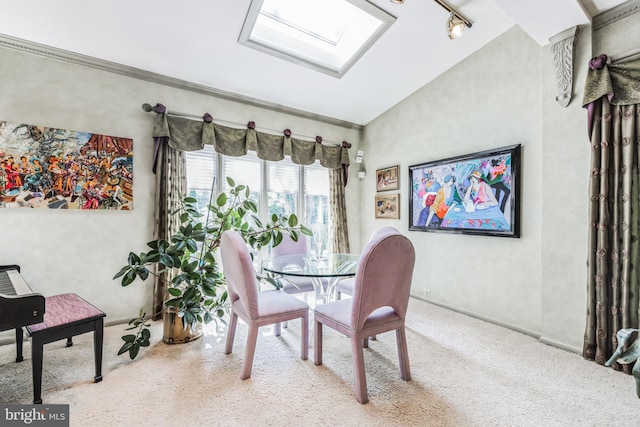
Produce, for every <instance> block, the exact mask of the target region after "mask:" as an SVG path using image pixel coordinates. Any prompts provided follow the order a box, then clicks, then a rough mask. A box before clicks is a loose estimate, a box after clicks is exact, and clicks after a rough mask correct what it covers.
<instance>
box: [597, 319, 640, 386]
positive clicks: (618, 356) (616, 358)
mask: <svg viewBox="0 0 640 427" xmlns="http://www.w3.org/2000/svg"><path fill="white" fill-rule="evenodd" d="M634 332H638V329H632V328H628V329H620V330H619V331H618V332H617V333H616V338H617V339H618V347H617V348H616V351H615V352H614V353H613V355H611V357H610V358H609V360H607V361H606V362H605V364H604V365H605V366H612V365H613V363H614V362H618V363H624V364H628V363H632V362H633V368H632V369H631V374H632V375H633V377H634V378H635V380H636V394H637V395H638V397H639V398H640V337H638V335H637V334H634ZM632 338H635V340H634V341H633V343H632V344H631V345H630V346H629V348H627V349H626V350H624V347H625V346H626V345H627V343H628V342H630V341H631V339H632Z"/></svg>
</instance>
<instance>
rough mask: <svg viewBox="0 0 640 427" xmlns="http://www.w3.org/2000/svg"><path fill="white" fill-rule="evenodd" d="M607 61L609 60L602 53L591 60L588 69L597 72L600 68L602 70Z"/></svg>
mask: <svg viewBox="0 0 640 427" xmlns="http://www.w3.org/2000/svg"><path fill="white" fill-rule="evenodd" d="M607 59H609V58H608V57H607V55H605V54H604V53H603V54H601V55H598V56H595V57H593V58H591V60H590V61H589V69H590V70H599V69H601V68H604V66H605V65H606V64H607Z"/></svg>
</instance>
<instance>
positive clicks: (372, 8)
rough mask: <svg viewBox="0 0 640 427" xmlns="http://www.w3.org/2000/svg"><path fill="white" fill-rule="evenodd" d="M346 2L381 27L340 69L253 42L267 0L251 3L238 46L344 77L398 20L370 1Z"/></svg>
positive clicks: (347, 0)
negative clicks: (254, 32)
mask: <svg viewBox="0 0 640 427" xmlns="http://www.w3.org/2000/svg"><path fill="white" fill-rule="evenodd" d="M345 1H346V2H347V3H349V4H351V5H352V6H355V7H356V8H358V9H360V11H362V12H364V13H366V14H368V15H369V16H370V17H372V18H375V19H376V20H378V21H379V26H378V27H377V29H375V30H374V31H373V32H372V33H371V34H370V35H369V37H368V38H367V39H366V40H364V42H363V43H362V44H361V45H360V47H359V48H358V49H357V50H355V52H354V53H353V55H351V57H350V58H349V59H347V60H346V61H345V62H344V63H343V64H342V65H340V66H331V65H328V64H325V63H322V62H314V60H312V59H310V58H305V57H303V56H296V55H295V54H294V53H290V52H287V51H283V50H278V49H277V48H276V47H272V46H270V45H268V44H265V43H263V42H261V41H259V40H257V38H256V37H254V38H253V39H252V33H253V31H254V27H255V25H256V22H257V21H258V18H259V17H260V11H261V9H262V6H263V4H264V2H265V0H252V2H251V6H250V7H249V11H248V13H247V17H246V19H245V21H244V24H243V27H242V31H241V32H240V37H239V38H238V43H240V44H242V45H245V46H247V47H250V48H252V49H256V50H259V51H261V52H264V53H267V54H269V55H272V56H275V57H277V58H280V59H284V60H286V61H289V62H292V63H295V64H298V65H302V66H305V67H308V68H311V69H313V70H316V71H319V72H321V73H324V74H328V75H330V76H333V77H336V78H341V77H342V76H344V75H345V73H346V72H347V71H349V69H351V67H353V65H354V64H355V63H356V62H357V61H358V60H359V59H360V58H361V57H362V56H363V55H364V54H365V53H366V52H367V51H368V50H369V49H370V48H371V47H372V46H373V45H374V44H375V42H376V41H377V40H378V39H379V38H380V37H381V36H382V35H383V34H384V33H385V32H386V31H387V30H388V29H389V27H391V25H392V24H393V23H394V22H395V21H396V17H395V16H393V15H391V14H390V13H388V12H387V11H385V10H383V9H381V8H379V7H378V6H376V5H374V4H373V3H370V2H369V1H368V0H345ZM319 39H321V38H319ZM303 55H304V53H303Z"/></svg>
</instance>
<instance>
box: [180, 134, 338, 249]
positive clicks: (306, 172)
mask: <svg viewBox="0 0 640 427" xmlns="http://www.w3.org/2000/svg"><path fill="white" fill-rule="evenodd" d="M186 162H187V194H188V195H189V196H191V197H194V198H196V199H197V200H198V204H199V206H200V210H201V212H202V213H203V214H206V212H207V206H208V205H209V203H210V200H214V199H215V195H214V196H213V199H212V198H211V190H212V183H213V179H214V178H215V186H214V187H213V190H214V193H218V192H219V191H220V188H221V187H220V184H219V183H222V189H223V191H227V190H228V189H229V184H228V183H227V177H231V178H233V180H234V181H235V182H236V184H244V185H248V186H249V189H250V190H251V196H250V197H251V198H252V199H253V200H254V201H255V202H256V203H257V204H258V214H259V217H260V219H261V220H262V221H267V220H268V219H269V218H270V217H271V215H272V214H274V213H278V214H283V215H287V216H289V215H291V214H296V215H297V216H298V219H299V220H300V222H301V223H303V224H304V225H305V226H307V227H309V228H311V229H312V230H314V229H323V230H325V233H323V234H326V230H327V229H328V225H329V224H330V223H331V222H330V218H329V172H328V170H327V169H326V168H324V167H322V166H320V164H319V163H315V164H313V165H309V166H300V165H297V164H295V163H293V162H292V161H291V160H290V159H288V158H286V159H284V160H281V161H279V162H268V161H265V160H261V159H259V158H258V157H257V156H256V154H255V153H249V154H248V155H246V156H243V157H228V156H221V155H218V153H216V152H215V151H214V150H213V147H211V146H209V145H207V146H205V148H204V149H203V150H200V151H189V152H186ZM327 249H330V248H327Z"/></svg>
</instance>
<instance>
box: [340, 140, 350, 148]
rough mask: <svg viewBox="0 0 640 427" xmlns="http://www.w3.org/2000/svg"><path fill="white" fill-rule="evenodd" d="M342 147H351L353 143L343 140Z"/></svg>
mask: <svg viewBox="0 0 640 427" xmlns="http://www.w3.org/2000/svg"><path fill="white" fill-rule="evenodd" d="M342 147H343V148H351V144H349V143H348V142H347V141H342Z"/></svg>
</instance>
